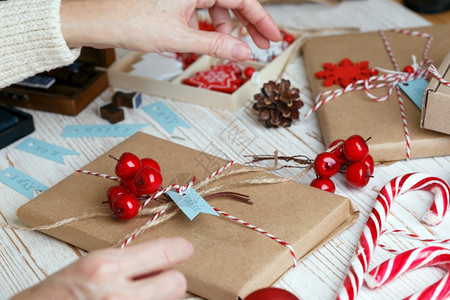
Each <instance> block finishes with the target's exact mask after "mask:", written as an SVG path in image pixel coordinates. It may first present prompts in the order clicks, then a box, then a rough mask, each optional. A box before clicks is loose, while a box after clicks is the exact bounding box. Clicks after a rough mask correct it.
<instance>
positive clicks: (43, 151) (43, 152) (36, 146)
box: [16, 137, 80, 164]
mask: <svg viewBox="0 0 450 300" xmlns="http://www.w3.org/2000/svg"><path fill="white" fill-rule="evenodd" d="M16 149H19V150H22V151H25V152H28V153H31V154H34V155H37V156H40V157H42V158H46V159H49V160H53V161H56V162H58V163H60V164H64V157H63V155H79V154H80V153H77V152H75V151H72V150H70V149H66V148H63V147H59V146H56V145H53V144H50V143H47V142H43V141H40V140H38V139H35V138H32V137H29V138H27V139H26V140H24V141H23V142H22V143H20V144H19V145H17V146H16Z"/></svg>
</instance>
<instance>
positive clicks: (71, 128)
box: [62, 124, 148, 137]
mask: <svg viewBox="0 0 450 300" xmlns="http://www.w3.org/2000/svg"><path fill="white" fill-rule="evenodd" d="M145 126H148V124H108V125H68V126H66V128H64V132H63V135H62V136H63V137H111V136H125V137H127V136H130V135H133V134H135V133H136V132H138V131H139V129H141V128H142V127H145Z"/></svg>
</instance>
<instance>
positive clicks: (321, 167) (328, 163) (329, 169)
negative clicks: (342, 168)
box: [313, 152, 339, 178]
mask: <svg viewBox="0 0 450 300" xmlns="http://www.w3.org/2000/svg"><path fill="white" fill-rule="evenodd" d="M313 166H314V171H316V174H317V175H318V176H319V177H322V178H330V177H331V176H333V175H335V174H336V173H337V172H338V171H339V162H338V158H337V157H336V155H334V154H333V153H329V152H322V153H320V154H319V155H317V157H316V159H315V160H314V165H313Z"/></svg>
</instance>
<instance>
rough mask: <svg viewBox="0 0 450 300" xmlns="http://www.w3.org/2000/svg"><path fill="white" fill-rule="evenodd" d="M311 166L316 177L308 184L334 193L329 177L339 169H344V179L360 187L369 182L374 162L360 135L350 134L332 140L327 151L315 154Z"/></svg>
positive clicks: (333, 186) (334, 188)
mask: <svg viewBox="0 0 450 300" xmlns="http://www.w3.org/2000/svg"><path fill="white" fill-rule="evenodd" d="M313 168H314V171H315V172H316V175H317V178H315V179H314V180H313V181H312V182H311V184H310V185H311V186H313V187H316V188H318V189H321V190H323V191H327V192H331V193H334V192H335V190H336V187H335V185H334V183H333V181H332V180H331V179H330V178H331V177H332V176H334V175H336V174H337V173H338V172H339V170H340V169H342V170H343V171H345V179H346V180H347V182H348V183H349V184H350V185H351V186H353V187H357V188H361V187H364V186H366V185H367V184H368V183H369V179H370V178H371V177H372V174H373V171H374V162H373V158H372V156H370V155H369V146H368V145H367V143H366V140H364V138H362V137H361V136H360V135H352V136H350V137H349V138H347V139H346V140H345V141H344V140H343V139H339V140H335V141H333V142H332V143H331V144H330V146H329V147H328V150H327V151H325V152H322V153H320V154H319V155H317V156H316V158H315V159H314V163H313Z"/></svg>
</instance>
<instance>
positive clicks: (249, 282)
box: [17, 133, 359, 300]
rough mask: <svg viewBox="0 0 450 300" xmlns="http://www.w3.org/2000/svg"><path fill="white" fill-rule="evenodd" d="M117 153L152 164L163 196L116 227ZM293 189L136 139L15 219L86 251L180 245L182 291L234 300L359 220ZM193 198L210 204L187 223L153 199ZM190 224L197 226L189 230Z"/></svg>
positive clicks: (321, 195)
mask: <svg viewBox="0 0 450 300" xmlns="http://www.w3.org/2000/svg"><path fill="white" fill-rule="evenodd" d="M124 152H133V153H134V154H136V155H137V156H138V157H151V158H153V159H154V160H156V161H157V162H158V163H159V166H160V168H161V174H162V177H163V183H162V186H163V187H165V188H164V189H163V191H158V192H157V193H156V194H154V195H153V196H152V197H153V198H152V197H150V198H152V199H153V200H150V198H147V199H146V200H145V202H147V203H148V205H147V206H146V208H145V209H148V210H147V212H148V213H144V212H146V210H145V209H143V210H142V212H143V214H138V215H137V216H136V217H135V218H133V219H131V220H128V221H121V220H119V219H118V218H116V217H115V216H114V215H113V214H112V212H111V209H110V208H109V206H108V204H107V203H106V204H105V203H102V202H104V201H105V200H106V199H107V190H108V188H109V187H111V186H113V185H117V181H115V180H114V179H115V178H111V176H108V175H106V174H109V175H114V167H115V164H116V162H115V161H114V160H112V159H111V158H110V155H112V156H115V157H119V156H120V155H121V154H122V153H124ZM91 175H97V176H91ZM100 175H101V176H100ZM194 177H195V178H197V182H196V183H193V181H192V178H194ZM112 179H113V180H112ZM291 179H292V178H283V177H278V176H275V175H272V174H269V173H267V172H265V171H263V170H261V169H256V168H251V167H246V166H242V165H239V164H232V163H230V162H227V161H225V160H223V159H221V158H218V157H216V156H212V155H209V154H206V153H204V152H200V151H197V150H193V149H189V148H187V147H184V146H181V145H177V144H174V143H172V142H169V141H165V140H161V139H158V138H155V137H152V136H150V135H147V134H144V133H137V134H135V135H133V136H132V137H130V138H128V139H127V140H125V141H124V142H122V143H121V144H119V145H118V146H116V147H115V148H113V149H111V150H110V151H108V152H107V153H105V154H103V155H102V156H100V157H99V158H97V159H96V160H94V161H92V162H91V163H89V164H88V165H86V166H84V167H83V170H80V172H75V173H74V174H72V175H70V176H68V177H67V178H65V179H64V180H62V181H61V182H59V183H58V184H56V185H55V186H54V187H52V188H50V189H49V190H48V191H46V192H45V193H43V194H41V195H39V196H38V197H36V198H35V199H33V200H32V201H30V202H29V203H27V204H25V205H24V206H22V207H21V208H20V209H19V210H18V212H17V214H18V216H19V218H20V219H21V220H22V221H23V223H24V224H26V225H27V226H30V227H34V228H37V229H39V230H40V231H42V232H44V233H46V234H48V235H50V236H53V237H56V238H58V239H61V240H63V241H66V242H68V243H70V244H72V245H75V246H77V247H80V248H82V249H85V250H88V251H90V250H94V249H98V248H104V247H111V246H114V245H117V246H126V245H129V244H131V245H132V244H133V243H139V242H143V241H148V240H152V239H156V238H159V237H174V236H182V237H185V238H186V239H188V240H189V241H191V242H192V243H193V245H194V248H195V253H194V255H193V257H192V258H191V259H190V260H189V261H187V262H184V263H182V264H180V265H179V266H177V269H179V270H180V271H181V272H183V273H184V274H185V275H186V277H187V281H188V290H189V291H190V292H192V293H194V294H197V295H199V296H202V297H205V298H209V299H211V298H214V299H235V300H236V299H238V297H241V298H244V297H245V296H247V295H248V294H249V293H251V292H252V291H254V290H256V289H258V288H262V287H266V286H268V285H271V284H272V283H274V282H275V281H276V280H277V279H278V278H279V277H280V276H281V275H282V274H283V273H284V272H286V271H287V270H288V269H289V268H290V267H292V266H293V265H295V262H296V260H298V259H301V258H302V257H305V256H306V255H307V254H308V253H310V252H311V251H313V250H314V249H316V248H317V247H319V246H320V245H322V244H323V243H325V242H326V241H328V240H329V239H331V238H332V237H334V236H336V235H337V234H338V233H340V232H341V231H342V230H344V229H345V228H347V227H348V226H349V225H351V224H352V223H354V222H355V221H356V219H357V217H358V215H359V212H358V211H357V210H356V209H355V207H354V206H353V205H352V204H351V201H350V200H349V199H347V198H344V197H341V196H338V195H334V194H331V193H328V192H324V191H321V190H318V189H316V188H313V187H310V186H306V185H303V184H301V183H299V182H296V181H293V180H291ZM191 188H193V189H195V191H196V192H197V193H198V194H200V195H201V196H202V197H203V198H205V200H209V201H208V203H209V204H210V205H211V208H212V209H206V208H205V209H203V208H202V209H201V213H199V214H197V215H196V216H195V215H190V216H188V215H187V214H186V215H185V214H183V213H182V212H180V211H179V209H178V207H177V206H175V204H173V203H172V202H171V201H170V200H169V199H167V198H154V196H155V195H157V194H165V190H171V192H172V196H174V197H173V198H174V199H173V200H174V201H173V202H175V201H177V198H179V197H181V196H185V195H188V194H191V192H192V190H190V189H191ZM173 193H175V195H173ZM177 193H181V195H180V196H177V195H176V194H177ZM230 195H231V196H233V195H234V196H235V197H234V198H239V197H237V196H239V195H241V196H240V197H241V198H242V195H246V197H247V196H248V197H249V198H250V199H251V201H252V202H253V204H252V205H249V204H248V203H246V202H248V201H244V202H240V201H235V200H236V199H233V197H231V196H230ZM172 196H171V197H172ZM194 198H198V196H197V195H196V196H195V197H194ZM178 200H179V199H178ZM191 200H193V198H192V199H191ZM180 208H181V206H180ZM193 209H194V210H196V209H197V208H195V207H193ZM198 211H200V210H198ZM203 212H206V213H203ZM86 214H89V215H86ZM83 216H84V217H83ZM191 217H195V218H193V219H192V221H191V220H190V219H191ZM73 218H75V219H77V220H76V222H74V221H73V220H74V219H73ZM63 220H64V222H63V223H61V222H60V221H63ZM55 222H59V223H56V225H55ZM49 224H50V225H52V224H53V227H52V226H49ZM39 226H40V227H39ZM144 229H145V230H144ZM148 259H152V258H151V257H149V258H148Z"/></svg>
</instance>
